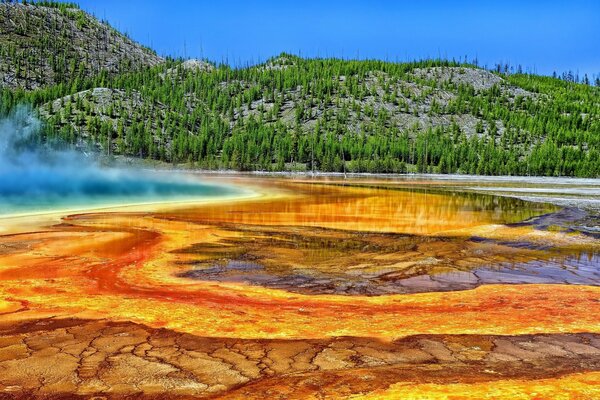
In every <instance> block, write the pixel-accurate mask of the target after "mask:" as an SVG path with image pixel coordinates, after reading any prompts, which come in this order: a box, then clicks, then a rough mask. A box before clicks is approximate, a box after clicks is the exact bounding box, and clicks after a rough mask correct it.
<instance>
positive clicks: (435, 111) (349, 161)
mask: <svg viewBox="0 0 600 400" xmlns="http://www.w3.org/2000/svg"><path fill="white" fill-rule="evenodd" d="M0 30H1V35H0V112H1V113H3V114H6V113H8V112H10V110H11V109H12V108H14V107H15V106H16V105H18V104H21V103H29V104H31V105H33V106H34V107H35V108H36V109H37V110H38V111H39V115H40V117H41V118H43V120H44V121H45V122H46V126H47V135H48V136H52V137H55V136H57V137H60V138H62V139H63V140H65V141H67V142H69V143H73V144H80V143H82V142H87V143H92V144H93V145H94V146H95V147H96V148H97V149H98V151H100V152H103V153H105V154H109V155H123V156H131V157H141V158H150V159H156V160H162V161H164V162H169V163H176V164H187V165H190V166H194V167H198V168H206V169H236V170H267V171H310V170H318V171H339V172H343V171H347V172H377V173H404V172H439V173H469V174H483V175H549V176H578V177H597V176H600V88H599V87H594V86H591V85H589V84H583V83H577V82H573V81H568V80H565V79H557V78H551V77H545V76H537V75H531V74H507V73H497V72H490V71H488V70H485V69H482V68H479V67H477V66H476V65H470V64H461V63H457V62H454V61H446V60H423V61H416V62H409V63H391V62H383V61H377V60H360V61H359V60H341V59H304V58H300V57H297V56H294V55H290V54H281V55H279V56H277V57H275V58H272V59H270V60H268V61H267V62H265V63H262V64H260V65H254V66H246V67H240V68H233V67H231V66H228V65H215V64H213V63H210V62H207V61H200V60H185V61H184V60H174V59H171V58H167V59H162V58H161V57H158V56H157V55H156V54H155V53H154V52H152V51H151V50H149V49H147V48H144V47H143V46H141V45H138V44H136V43H134V42H133V41H131V40H130V39H128V38H127V37H126V36H124V35H122V34H120V33H118V32H117V31H116V30H114V29H113V28H112V27H110V26H108V24H106V23H104V22H100V21H98V20H96V19H95V18H94V17H92V16H90V15H89V14H87V13H85V12H83V11H81V10H80V9H78V8H77V6H76V5H73V4H66V3H55V2H38V3H34V4H31V3H30V4H15V3H8V2H4V3H2V4H0Z"/></svg>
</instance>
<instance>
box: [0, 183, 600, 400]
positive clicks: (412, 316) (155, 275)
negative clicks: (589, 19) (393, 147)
mask: <svg viewBox="0 0 600 400" xmlns="http://www.w3.org/2000/svg"><path fill="white" fill-rule="evenodd" d="M198 179H199V182H206V183H209V182H210V183H212V182H215V181H216V182H217V183H218V184H225V185H227V186H229V185H233V186H235V187H236V188H239V189H237V190H241V191H250V192H252V193H258V194H261V195H260V196H256V197H252V198H248V197H247V198H245V199H243V200H242V199H238V200H234V199H232V198H228V199H221V198H219V199H217V198H215V201H213V202H208V203H198V202H197V201H190V202H189V203H186V204H177V205H176V204H174V203H173V204H161V205H157V206H155V207H141V206H134V207H129V208H127V209H123V208H117V209H114V210H111V209H105V210H96V211H93V212H78V213H70V214H68V215H65V214H64V213H63V214H59V215H60V217H59V218H57V219H51V220H50V219H36V218H35V217H31V216H22V217H18V218H13V220H12V223H13V225H12V226H8V227H6V228H5V231H4V233H3V234H2V235H0V337H1V338H2V346H3V347H0V355H1V356H2V357H0V375H2V380H1V382H0V386H1V385H6V386H7V387H10V388H11V390H14V391H15V393H17V394H18V395H20V398H29V397H31V396H30V395H31V394H32V393H49V394H56V395H57V396H60V395H61V394H64V393H79V394H82V395H86V396H87V395H92V394H93V395H97V396H99V397H102V396H105V397H110V396H111V395H112V394H113V393H116V391H118V393H119V395H118V396H121V395H122V396H123V398H125V397H126V396H131V395H133V396H138V395H140V392H141V393H144V394H149V395H155V396H158V395H157V393H160V394H161V395H162V394H164V393H169V396H170V397H171V396H172V397H174V398H176V397H177V396H181V398H185V396H197V397H202V396H209V397H211V398H212V397H215V396H216V397H218V396H223V398H230V396H238V397H239V398H257V399H258V398H269V397H272V396H273V393H284V394H286V393H287V394H289V395H290V396H289V397H290V398H294V396H296V397H297V398H310V397H314V398H335V397H336V396H339V394H340V393H344V394H345V395H348V396H349V395H362V394H365V393H367V394H369V393H370V394H372V393H383V394H382V396H383V397H386V393H387V391H391V392H390V393H392V394H393V393H395V392H394V391H395V390H396V389H397V390H401V389H402V388H408V389H407V390H409V389H410V390H411V391H412V390H413V389H414V388H415V387H416V386H419V385H420V386H422V388H421V391H420V392H418V393H425V394H427V395H429V393H431V387H430V386H431V385H435V388H436V390H437V391H438V393H448V392H449V391H451V392H452V394H453V395H456V397H457V398H461V395H463V394H464V395H469V394H470V393H473V392H476V393H483V392H486V391H487V392H489V390H492V389H493V390H496V389H495V388H497V387H502V388H503V389H502V390H504V391H505V393H509V394H511V393H515V391H518V392H519V393H520V392H522V391H523V390H524V389H523V387H529V386H531V387H535V388H536V389H535V390H539V389H538V388H540V387H542V388H545V389H544V390H547V392H546V393H548V391H551V392H552V393H558V392H557V390H560V389H562V388H563V387H565V386H567V385H568V386H569V387H571V388H573V390H574V391H576V392H577V393H579V392H581V393H583V392H585V391H586V390H587V389H588V388H590V387H591V388H594V387H598V385H600V374H599V371H600V363H599V362H598V360H599V358H598V357H599V356H600V325H599V324H598V317H597V316H598V315H599V314H600V301H599V299H600V287H598V279H599V275H598V269H599V267H600V256H599V254H600V244H599V241H600V239H599V238H598V237H596V236H595V234H594V232H595V231H594V230H593V229H588V228H592V227H594V226H597V225H598V223H597V216H596V215H594V214H593V213H592V211H590V210H586V209H578V208H568V209H564V210H561V209H560V208H559V207H556V206H553V205H550V204H547V203H544V202H535V203H531V202H526V201H523V200H517V199H513V198H510V197H498V196H494V195H492V194H490V193H483V194H480V193H477V192H476V191H473V190H472V189H468V188H467V186H468V187H477V186H478V185H479V183H478V182H470V181H461V182H460V183H452V182H448V181H443V182H433V181H431V180H419V179H412V180H410V182H408V181H390V180H385V181H384V180H374V179H369V180H364V179H362V180H352V181H347V180H342V179H332V178H329V179H327V180H310V179H304V180H302V179H270V178H265V179H260V178H252V177H237V178H227V179H225V178H221V177H218V178H214V177H213V178H211V179H208V178H206V180H204V178H203V177H198ZM494 184H495V183H494ZM200 198H202V196H200ZM0 228H2V226H0ZM584 228H585V229H584ZM48 365H52V366H55V367H53V368H47V366H48ZM98 377H101V385H102V386H101V387H100V386H98V382H99V378H98ZM536 393H537V392H536ZM140 396H141V395H140ZM159 397H160V396H159ZM390 397H392V395H390ZM399 397H400V398H405V397H408V396H404V395H400V396H399ZM421 397H423V396H421ZM480 397H483V396H480ZM532 397H533V396H532ZM556 397H557V398H559V396H556ZM115 398H118V397H115ZM440 398H443V397H442V396H440ZM505 398H511V397H510V396H505ZM548 398H552V396H548ZM591 398H594V397H591Z"/></svg>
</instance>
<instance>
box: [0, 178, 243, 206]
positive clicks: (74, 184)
mask: <svg viewBox="0 0 600 400" xmlns="http://www.w3.org/2000/svg"><path fill="white" fill-rule="evenodd" d="M1 175H2V174H1V173H0V176H1ZM74 175H75V176H73V177H68V176H65V175H64V174H56V175H47V176H46V177H45V179H43V180H40V179H39V177H38V179H28V178H27V177H23V176H22V175H21V176H16V177H15V179H13V180H12V181H11V178H10V177H8V178H7V177H6V176H4V177H3V178H5V179H4V182H2V184H0V215H7V214H21V213H35V212H48V211H52V210H62V209H84V208H95V207H101V206H104V205H106V206H109V205H110V206H115V205H117V206H118V205H125V204H143V203H156V202H169V201H203V200H210V199H216V198H221V197H231V196H240V195H243V194H245V191H244V190H243V189H241V188H238V187H235V186H233V185H225V184H217V183H209V182H203V181H202V180H201V178H199V177H191V176H188V175H181V174H180V173H170V174H169V173H165V172H134V171H118V170H107V171H103V172H101V173H98V170H96V171H95V172H93V173H86V174H83V175H81V174H74ZM16 178H19V179H18V180H17V179H16Z"/></svg>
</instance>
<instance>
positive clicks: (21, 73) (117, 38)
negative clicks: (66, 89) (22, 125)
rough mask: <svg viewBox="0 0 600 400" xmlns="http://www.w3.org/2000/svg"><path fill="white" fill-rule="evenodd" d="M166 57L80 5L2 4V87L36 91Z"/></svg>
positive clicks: (130, 68) (0, 44)
mask: <svg viewBox="0 0 600 400" xmlns="http://www.w3.org/2000/svg"><path fill="white" fill-rule="evenodd" d="M161 61H162V59H161V58H160V57H158V56H157V55H156V54H155V53H154V52H153V51H152V50H150V49H147V48H144V47H142V46H140V45H139V44H137V43H135V42H133V41H132V40H131V39H129V38H127V37H126V36H125V35H123V34H121V33H119V32H117V31H116V30H115V29H113V28H112V27H110V26H109V25H108V24H106V23H102V22H100V21H98V20H97V19H96V18H94V17H92V16H90V15H89V14H87V13H85V12H84V11H82V10H80V9H79V8H78V6H77V5H76V4H72V3H57V2H52V1H42V2H37V3H35V4H32V3H29V4H27V3H26V2H23V3H18V2H7V1H3V2H1V3H0V85H2V86H4V87H10V88H17V87H22V88H25V89H36V88H39V87H42V86H46V85H50V84H57V83H66V82H69V83H71V82H75V83H77V82H76V81H81V80H83V79H85V78H89V77H92V76H95V75H98V74H100V73H101V72H102V71H105V72H107V73H118V72H123V71H131V70H133V69H139V68H143V67H148V66H152V65H156V64H158V63H159V62H161Z"/></svg>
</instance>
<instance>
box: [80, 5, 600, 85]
mask: <svg viewBox="0 0 600 400" xmlns="http://www.w3.org/2000/svg"><path fill="white" fill-rule="evenodd" d="M79 4H80V5H81V7H82V8H83V9H85V10H86V11H88V12H91V13H93V14H95V15H96V16H97V17H99V18H106V19H107V20H108V21H109V22H110V23H111V24H112V25H113V26H115V27H116V28H118V29H120V30H122V31H126V32H127V33H128V34H129V35H130V36H131V37H133V38H134V39H136V40H138V41H140V42H142V43H143V44H145V45H148V46H150V47H152V48H153V49H155V50H156V51H157V52H158V53H159V54H161V55H174V56H185V57H201V58H208V59H210V60H213V61H217V62H219V61H224V60H226V61H228V62H229V63H231V64H234V65H235V64H245V63H255V62H258V61H261V60H265V59H267V58H269V57H271V56H274V55H277V54H279V53H281V52H282V51H286V52H291V53H294V54H298V53H300V54H301V55H303V56H311V57H314V56H321V57H324V56H336V57H345V58H357V57H358V58H380V59H388V60H390V61H395V60H398V61H404V60H409V59H418V58H426V57H438V56H441V57H445V58H456V59H459V58H463V57H464V56H465V55H466V56H468V57H469V60H470V59H473V58H474V57H477V58H478V60H479V61H480V64H482V65H483V64H487V65H489V66H492V65H494V64H495V63H497V62H509V63H511V64H514V65H518V64H521V65H523V67H524V68H526V69H527V70H530V71H534V70H535V72H537V73H541V74H551V73H552V72H553V71H554V70H556V71H558V72H562V71H566V70H569V69H570V70H573V71H579V73H580V74H581V75H583V74H584V73H588V74H589V75H590V77H591V76H592V75H597V74H598V73H600V1H593V0H589V1H583V0H572V1H567V0H565V1H554V0H548V1H535V0H530V1H525V0H521V1H514V0H504V1H485V0H482V1H466V0H463V1H434V0H432V1H416V0H415V1H383V0H371V1H352V0H350V1H337V0H334V1H312V0H304V1H285V0H280V1H267V0H262V1H219V0H213V1H193V0H180V1H142V0H128V1H123V0H104V1H98V0H95V1H92V0H81V1H79Z"/></svg>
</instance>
